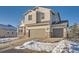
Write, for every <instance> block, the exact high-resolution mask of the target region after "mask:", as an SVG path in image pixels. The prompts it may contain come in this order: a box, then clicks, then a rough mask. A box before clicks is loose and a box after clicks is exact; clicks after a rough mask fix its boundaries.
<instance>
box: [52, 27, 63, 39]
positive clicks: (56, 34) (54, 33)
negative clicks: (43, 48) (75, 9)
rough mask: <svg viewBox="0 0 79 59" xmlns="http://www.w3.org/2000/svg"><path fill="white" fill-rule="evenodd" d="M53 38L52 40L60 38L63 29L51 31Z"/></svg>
mask: <svg viewBox="0 0 79 59" xmlns="http://www.w3.org/2000/svg"><path fill="white" fill-rule="evenodd" d="M52 34H53V37H54V38H62V37H63V28H55V29H53V33H52Z"/></svg>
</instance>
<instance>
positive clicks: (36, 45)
mask: <svg viewBox="0 0 79 59" xmlns="http://www.w3.org/2000/svg"><path fill="white" fill-rule="evenodd" d="M55 46H56V43H44V42H38V41H34V40H32V41H29V42H26V43H24V44H23V45H21V46H17V47H15V49H25V48H28V49H32V50H36V51H47V52H51V51H52V49H53V48H54V47H55Z"/></svg>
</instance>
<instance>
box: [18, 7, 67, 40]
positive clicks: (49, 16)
mask: <svg viewBox="0 0 79 59" xmlns="http://www.w3.org/2000/svg"><path fill="white" fill-rule="evenodd" d="M67 26H68V21H67V20H63V21H62V20H61V18H60V14H59V13H58V12H54V11H52V9H49V8H44V7H35V8H33V9H32V10H29V11H27V12H26V13H25V16H24V19H23V20H22V21H21V24H20V26H19V27H18V36H24V35H25V36H26V37H27V38H52V39H63V38H66V37H67Z"/></svg>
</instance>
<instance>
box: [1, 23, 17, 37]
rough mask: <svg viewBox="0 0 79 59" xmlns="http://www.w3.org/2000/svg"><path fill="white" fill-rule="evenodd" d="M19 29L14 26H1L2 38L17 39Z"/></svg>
mask: <svg viewBox="0 0 79 59" xmlns="http://www.w3.org/2000/svg"><path fill="white" fill-rule="evenodd" d="M16 36H17V29H16V28H15V27H14V26H12V25H3V24H0V38H8V37H16Z"/></svg>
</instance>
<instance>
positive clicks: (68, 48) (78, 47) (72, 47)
mask: <svg viewBox="0 0 79 59" xmlns="http://www.w3.org/2000/svg"><path fill="white" fill-rule="evenodd" d="M52 53H79V43H76V42H72V41H68V40H62V41H61V42H59V43H58V45H57V46H56V47H55V48H54V49H53V50H52Z"/></svg>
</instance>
